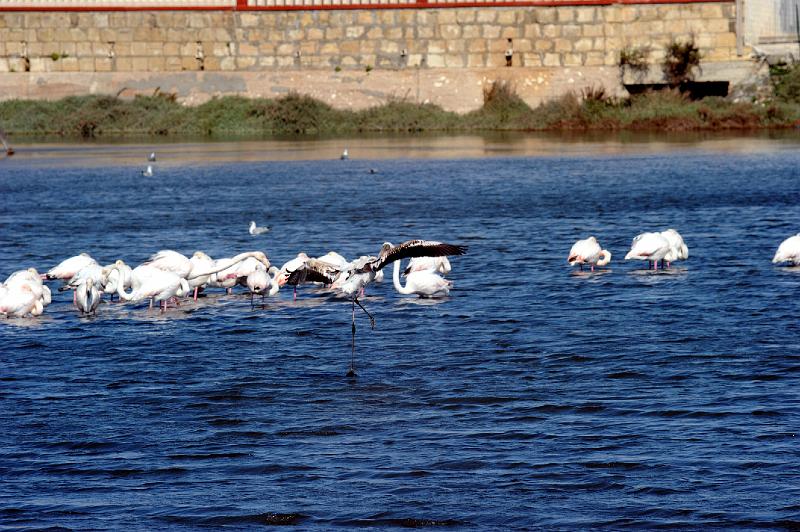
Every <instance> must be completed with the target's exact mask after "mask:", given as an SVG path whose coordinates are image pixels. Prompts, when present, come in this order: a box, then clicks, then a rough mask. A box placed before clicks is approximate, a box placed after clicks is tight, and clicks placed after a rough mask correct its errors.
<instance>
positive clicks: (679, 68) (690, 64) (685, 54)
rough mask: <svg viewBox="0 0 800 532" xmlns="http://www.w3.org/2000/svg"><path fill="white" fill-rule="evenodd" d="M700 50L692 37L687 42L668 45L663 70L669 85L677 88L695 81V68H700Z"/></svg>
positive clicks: (674, 42) (675, 42)
mask: <svg viewBox="0 0 800 532" xmlns="http://www.w3.org/2000/svg"><path fill="white" fill-rule="evenodd" d="M701 58H702V55H701V54H700V49H699V48H698V47H697V45H696V44H695V42H694V36H692V37H691V38H690V39H689V40H688V41H687V42H679V41H672V42H671V43H669V44H668V45H667V49H666V56H665V57H664V63H663V64H662V69H663V71H664V77H665V78H666V80H667V83H668V84H669V85H670V86H671V87H677V86H678V85H680V84H681V83H685V82H687V81H691V80H693V79H694V70H695V67H698V68H699V67H700V59H701Z"/></svg>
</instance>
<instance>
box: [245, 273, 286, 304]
mask: <svg viewBox="0 0 800 532" xmlns="http://www.w3.org/2000/svg"><path fill="white" fill-rule="evenodd" d="M279 274H280V270H278V268H276V267H275V266H270V267H269V271H267V269H266V268H264V265H263V264H258V265H257V266H256V267H255V268H254V269H253V271H252V272H250V273H249V274H248V275H247V278H246V280H245V284H246V285H247V289H248V290H250V305H251V306H252V305H253V296H255V295H260V296H261V300H262V301H263V300H264V297H265V296H269V297H273V296H275V295H276V294H277V293H278V291H279V290H280V285H279V284H278V280H277V277H278V275H279ZM270 275H271V276H272V277H270Z"/></svg>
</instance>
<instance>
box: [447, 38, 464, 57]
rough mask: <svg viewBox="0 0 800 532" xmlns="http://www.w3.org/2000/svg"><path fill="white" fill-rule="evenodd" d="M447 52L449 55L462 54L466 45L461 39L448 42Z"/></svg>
mask: <svg viewBox="0 0 800 532" xmlns="http://www.w3.org/2000/svg"><path fill="white" fill-rule="evenodd" d="M447 51H448V52H449V53H451V54H452V53H463V52H466V51H467V43H466V41H463V40H461V39H458V40H453V41H448V42H447Z"/></svg>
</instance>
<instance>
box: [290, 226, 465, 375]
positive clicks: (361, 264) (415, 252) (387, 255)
mask: <svg viewBox="0 0 800 532" xmlns="http://www.w3.org/2000/svg"><path fill="white" fill-rule="evenodd" d="M466 251H467V248H466V247H465V246H459V245H454V244H445V243H442V242H435V241H431V240H408V241H406V242H403V243H402V244H399V245H397V246H393V245H392V244H391V243H390V242H384V243H383V246H381V250H380V252H379V253H378V256H377V257H376V256H371V255H365V256H362V257H359V258H358V259H356V260H354V261H353V262H351V263H350V264H349V265H348V269H347V270H345V271H341V272H338V273H339V278H338V280H336V288H338V289H339V291H341V292H342V294H344V295H345V296H347V297H349V298H350V300H351V302H352V304H353V308H352V327H351V330H352V351H351V358H350V369H349V370H348V372H347V376H349V377H354V376H355V374H356V366H355V352H356V305H358V306H359V308H361V310H363V311H364V313H365V314H366V315H367V317H368V318H369V321H370V325H371V327H372V328H373V329H374V328H375V318H374V316H373V315H372V314H370V313H369V311H368V310H367V309H366V308H364V306H363V305H362V304H361V302H360V301H359V300H358V297H359V294H360V293H361V292H363V289H364V287H366V286H367V285H368V284H369V283H371V282H373V281H374V280H375V276H376V274H377V273H378V272H380V271H381V270H382V269H383V267H384V266H386V265H387V264H391V263H392V262H395V261H398V260H401V259H405V258H412V257H438V256H442V255H463V254H464V253H466ZM318 266H319V262H318V261H308V260H307V261H305V264H304V266H303V267H302V268H298V269H296V270H294V271H293V272H292V273H291V274H290V275H289V278H288V280H287V281H286V282H288V283H289V284H292V283H293V282H296V278H298V277H303V278H304V279H307V280H309V281H318V282H323V283H325V284H332V283H333V281H334V278H335V277H334V273H336V271H335V270H334V271H330V270H325V268H329V267H330V265H329V264H323V267H322V268H320V267H318Z"/></svg>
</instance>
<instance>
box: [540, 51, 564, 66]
mask: <svg viewBox="0 0 800 532" xmlns="http://www.w3.org/2000/svg"><path fill="white" fill-rule="evenodd" d="M542 65H544V66H548V67H557V66H561V54H552V53H546V54H544V58H543V61H542Z"/></svg>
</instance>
